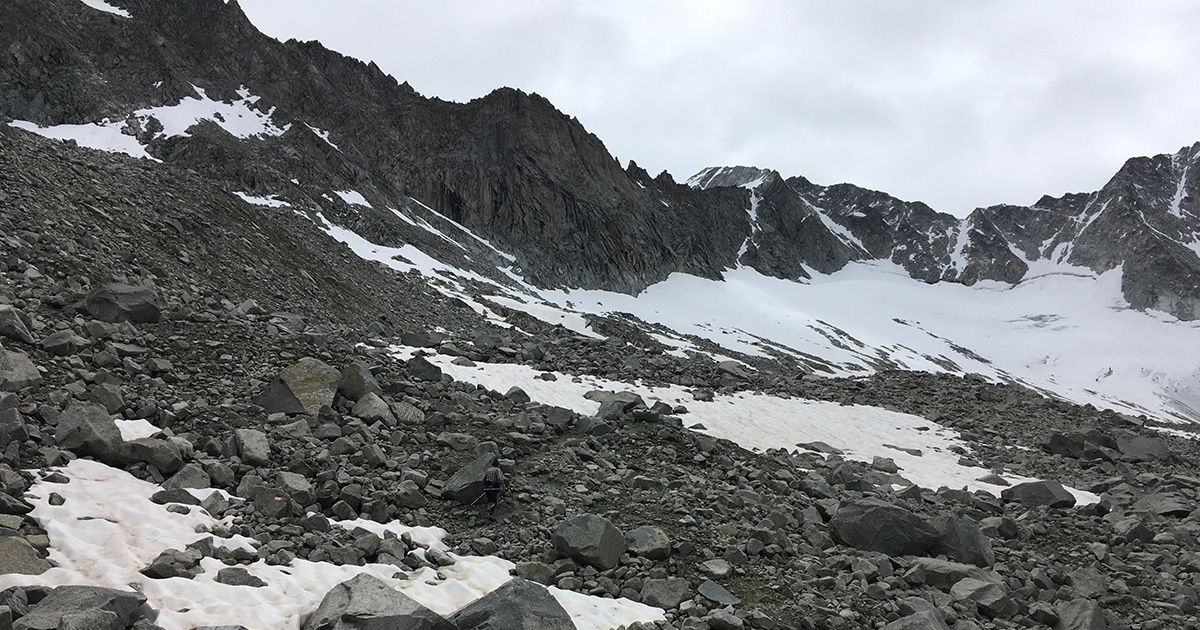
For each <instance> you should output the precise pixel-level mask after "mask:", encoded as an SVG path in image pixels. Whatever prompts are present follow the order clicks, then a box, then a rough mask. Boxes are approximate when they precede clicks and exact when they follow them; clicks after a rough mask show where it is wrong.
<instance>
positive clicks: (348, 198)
mask: <svg viewBox="0 0 1200 630" xmlns="http://www.w3.org/2000/svg"><path fill="white" fill-rule="evenodd" d="M333 194H335V195H337V196H339V197H341V198H342V201H345V202H346V203H348V204H350V205H352V206H365V207H367V208H370V207H371V204H370V202H368V201H367V198H366V197H364V196H362V193H360V192H358V191H357V190H335V191H333Z"/></svg>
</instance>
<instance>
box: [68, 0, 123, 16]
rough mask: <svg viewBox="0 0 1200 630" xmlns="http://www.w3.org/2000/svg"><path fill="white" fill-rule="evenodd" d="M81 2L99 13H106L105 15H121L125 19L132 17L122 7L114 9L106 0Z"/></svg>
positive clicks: (81, 0) (85, 0) (82, 0)
mask: <svg viewBox="0 0 1200 630" xmlns="http://www.w3.org/2000/svg"><path fill="white" fill-rule="evenodd" d="M79 1H80V2H82V3H84V4H86V5H88V6H89V7H92V8H93V9H96V10H97V11H104V12H105V13H111V14H113V15H119V16H121V17H123V18H127V17H131V16H130V15H129V12H128V11H126V10H125V9H122V8H120V7H114V6H113V5H111V4H109V3H107V2H105V1H104V0H79Z"/></svg>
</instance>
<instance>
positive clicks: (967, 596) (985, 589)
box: [950, 577, 1018, 617]
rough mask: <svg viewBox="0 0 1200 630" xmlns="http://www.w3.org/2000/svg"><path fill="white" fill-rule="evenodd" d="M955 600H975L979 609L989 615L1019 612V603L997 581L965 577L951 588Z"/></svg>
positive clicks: (1009, 614) (1007, 614) (951, 595)
mask: <svg viewBox="0 0 1200 630" xmlns="http://www.w3.org/2000/svg"><path fill="white" fill-rule="evenodd" d="M950 597H952V598H954V601H964V600H970V601H973V602H975V605H976V606H978V607H979V611H980V612H982V613H983V614H985V615H987V616H989V617H1011V616H1012V615H1015V614H1016V613H1017V610H1018V608H1017V603H1016V602H1014V601H1013V600H1012V598H1011V597H1009V596H1008V589H1006V588H1004V586H1003V585H1001V584H997V583H995V582H987V581H984V580H979V579H976V578H970V577H968V578H963V579H961V580H959V581H958V582H957V583H955V584H954V586H952V587H951V588H950Z"/></svg>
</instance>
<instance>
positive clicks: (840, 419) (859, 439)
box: [392, 346, 1100, 505]
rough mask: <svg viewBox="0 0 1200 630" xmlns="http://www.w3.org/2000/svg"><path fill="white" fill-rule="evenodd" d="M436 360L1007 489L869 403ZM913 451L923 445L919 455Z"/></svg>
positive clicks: (746, 437)
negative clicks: (708, 397) (704, 395)
mask: <svg viewBox="0 0 1200 630" xmlns="http://www.w3.org/2000/svg"><path fill="white" fill-rule="evenodd" d="M392 352H393V353H394V354H395V356H397V358H400V359H408V358H409V357H411V356H413V355H414V354H415V352H416V349H415V348H409V347H405V346H393V347H392ZM425 358H426V359H427V360H428V361H430V362H431V363H434V364H435V365H437V366H438V367H440V368H442V371H443V372H445V373H447V374H449V375H450V376H452V377H454V378H455V379H457V380H461V381H465V382H468V383H475V384H477V385H483V386H484V387H487V388H488V389H492V390H495V391H498V392H501V393H504V392H507V391H508V390H509V389H510V388H511V387H514V386H516V387H520V388H521V389H523V390H524V391H525V393H527V394H529V396H530V398H532V399H533V400H535V401H537V402H540V403H542V404H546V405H555V406H559V407H565V408H567V409H571V410H573V411H575V412H577V413H580V414H584V415H593V414H595V413H596V412H597V411H598V410H599V408H600V403H599V402H596V401H593V400H589V399H587V398H584V395H585V394H587V393H588V392H590V391H593V390H604V391H629V392H633V393H635V394H638V395H639V396H641V397H642V398H643V399H644V400H645V401H646V403H647V404H648V405H649V404H653V403H654V402H655V401H662V402H664V403H667V404H669V405H672V406H676V405H683V406H685V407H687V409H688V413H687V414H686V415H684V416H682V420H683V422H684V424H685V425H689V426H691V425H694V424H697V423H698V424H701V425H703V426H704V428H703V429H698V430H699V431H700V432H701V433H706V434H708V435H712V436H714V437H718V438H724V439H728V440H730V441H732V442H734V443H736V444H738V445H739V446H741V447H743V448H746V449H750V450H759V451H763V450H766V449H771V448H783V449H786V450H795V449H796V445H797V444H801V443H808V442H825V443H827V444H829V445H831V446H834V447H836V448H838V449H841V450H842V451H844V454H845V456H846V457H847V458H850V459H854V460H858V461H863V462H868V463H870V462H871V461H873V460H874V458H875V457H890V458H892V459H893V460H894V461H895V462H896V465H897V466H899V467H900V474H901V475H903V476H904V477H905V478H906V479H908V480H909V481H911V482H913V483H915V484H917V485H919V486H922V487H925V488H931V489H935V490H936V489H937V488H939V487H942V486H946V487H949V488H966V489H968V490H972V491H974V490H984V491H986V492H989V493H991V494H993V495H996V496H999V495H1000V492H1001V490H1003V486H997V485H993V484H989V483H983V482H980V481H978V479H979V478H980V477H984V476H986V475H988V474H990V473H991V471H990V470H987V469H985V468H979V467H974V466H962V465H959V463H958V460H959V457H960V456H959V455H958V454H957V453H955V452H953V451H951V450H950V449H951V448H952V447H961V448H964V449H967V450H968V451H969V450H970V445H968V444H967V443H965V442H963V441H962V440H961V439H959V437H958V433H957V432H956V431H953V430H952V429H949V428H946V427H943V426H941V425H938V424H936V423H933V422H930V421H928V420H926V419H924V418H921V417H920V416H915V415H911V414H906V413H898V412H894V411H889V410H887V409H880V408H878V407H869V406H864V405H840V404H838V403H830V402H823V401H813V400H805V399H801V398H779V397H776V396H768V395H765V394H758V393H748V392H745V393H738V394H734V395H731V396H726V395H716V396H714V397H713V400H712V401H711V402H702V401H698V400H694V399H693V398H692V395H691V393H690V392H688V391H687V390H686V389H684V388H682V387H679V386H670V387H648V386H643V385H636V384H633V385H631V384H629V383H622V382H617V381H608V380H605V379H601V378H596V377H591V376H583V377H573V376H569V375H564V374H556V376H557V380H554V381H546V380H543V379H540V378H537V377H538V376H539V375H540V374H542V372H539V371H537V370H534V369H533V368H530V367H528V366H524V365H516V364H509V363H496V364H490V363H477V364H476V366H475V367H467V366H461V365H454V364H453V363H452V362H451V361H452V358H451V357H447V356H445V355H426V357H425ZM905 449H908V450H918V451H920V452H921V454H920V455H914V454H911V453H909V452H907V451H906V450H905ZM1002 476H1003V477H1004V478H1005V479H1006V480H1007V481H1009V482H1010V483H1012V484H1016V483H1022V482H1025V481H1033V480H1032V479H1030V478H1028V477H1021V476H1018V475H1002ZM1068 490H1069V491H1070V492H1071V494H1073V495H1075V499H1076V501H1077V502H1078V503H1079V504H1081V505H1082V504H1087V503H1095V502H1096V501H1099V500H1100V497H1098V496H1097V495H1095V494H1093V493H1091V492H1086V491H1083V490H1077V489H1074V488H1068Z"/></svg>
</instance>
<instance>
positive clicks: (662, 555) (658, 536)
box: [625, 525, 671, 560]
mask: <svg viewBox="0 0 1200 630" xmlns="http://www.w3.org/2000/svg"><path fill="white" fill-rule="evenodd" d="M625 543H626V545H627V546H628V547H629V550H630V551H632V552H633V553H636V554H637V555H639V556H642V557H643V558H649V559H650V560H666V559H667V556H670V555H671V539H670V538H667V535H666V534H665V533H664V532H663V530H661V529H659V528H657V527H654V526H653V525H643V526H642V527H638V528H636V529H631V530H629V531H627V532H625Z"/></svg>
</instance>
